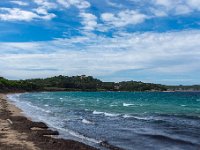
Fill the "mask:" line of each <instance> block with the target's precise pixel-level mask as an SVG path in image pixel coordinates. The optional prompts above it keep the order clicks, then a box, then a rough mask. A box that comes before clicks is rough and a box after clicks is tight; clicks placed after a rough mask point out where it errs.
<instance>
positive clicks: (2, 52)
mask: <svg viewBox="0 0 200 150" xmlns="http://www.w3.org/2000/svg"><path fill="white" fill-rule="evenodd" d="M82 74H85V75H91V76H94V77H96V78H99V79H101V80H103V81H116V82H118V81H122V80H123V81H124V80H125V81H127V80H134V81H143V82H153V83H160V84H167V85H179V84H183V85H189V84H200V0H176V1H175V0H1V1H0V76H3V77H6V78H8V79H28V78H45V77H51V76H55V75H66V76H73V75H82Z"/></svg>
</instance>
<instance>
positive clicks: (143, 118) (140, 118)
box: [132, 116, 152, 120]
mask: <svg viewBox="0 0 200 150" xmlns="http://www.w3.org/2000/svg"><path fill="white" fill-rule="evenodd" d="M132 117H133V118H135V119H138V120H152V117H138V116H132Z"/></svg>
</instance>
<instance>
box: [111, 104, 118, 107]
mask: <svg viewBox="0 0 200 150" xmlns="http://www.w3.org/2000/svg"><path fill="white" fill-rule="evenodd" d="M116 106H118V105H116V104H111V105H110V107H116Z"/></svg>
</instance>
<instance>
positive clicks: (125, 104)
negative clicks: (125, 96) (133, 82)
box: [123, 103, 135, 107]
mask: <svg viewBox="0 0 200 150" xmlns="http://www.w3.org/2000/svg"><path fill="white" fill-rule="evenodd" d="M134 105H135V104H131V103H123V106H124V107H129V106H134Z"/></svg>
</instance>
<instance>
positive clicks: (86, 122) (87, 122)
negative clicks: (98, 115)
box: [82, 119, 94, 124]
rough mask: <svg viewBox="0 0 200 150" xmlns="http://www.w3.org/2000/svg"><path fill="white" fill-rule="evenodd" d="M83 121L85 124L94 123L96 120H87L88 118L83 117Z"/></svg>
mask: <svg viewBox="0 0 200 150" xmlns="http://www.w3.org/2000/svg"><path fill="white" fill-rule="evenodd" d="M82 123H84V124H94V122H92V121H89V120H86V119H83V120H82Z"/></svg>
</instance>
